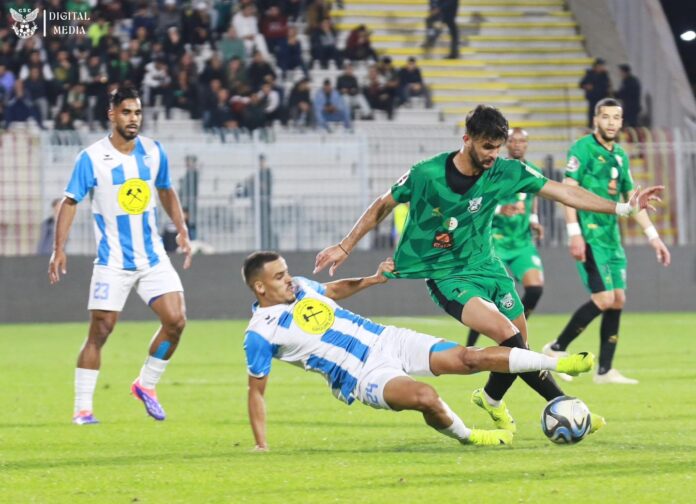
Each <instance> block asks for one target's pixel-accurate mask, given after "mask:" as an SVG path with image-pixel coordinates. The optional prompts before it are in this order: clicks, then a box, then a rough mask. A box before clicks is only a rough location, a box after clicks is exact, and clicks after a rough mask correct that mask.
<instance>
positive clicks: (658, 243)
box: [624, 195, 672, 267]
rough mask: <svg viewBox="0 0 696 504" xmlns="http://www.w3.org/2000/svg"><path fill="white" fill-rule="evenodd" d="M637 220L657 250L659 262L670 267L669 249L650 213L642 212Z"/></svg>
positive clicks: (651, 244)
mask: <svg viewBox="0 0 696 504" xmlns="http://www.w3.org/2000/svg"><path fill="white" fill-rule="evenodd" d="M625 196H627V195H624V197H625ZM635 219H636V222H637V223H638V224H639V225H640V227H641V228H643V232H644V233H645V236H647V237H648V240H649V243H650V246H651V247H652V248H654V249H655V255H656V257H657V262H659V263H660V264H662V265H664V266H665V267H667V266H669V263H670V262H671V261H672V257H671V255H670V253H669V249H668V248H667V246H666V245H665V244H664V242H663V241H662V240H661V239H660V235H659V234H658V232H657V229H655V226H654V225H653V223H652V222H651V221H650V216H649V215H648V212H647V211H645V210H641V211H640V212H638V213H637V214H636V215H635Z"/></svg>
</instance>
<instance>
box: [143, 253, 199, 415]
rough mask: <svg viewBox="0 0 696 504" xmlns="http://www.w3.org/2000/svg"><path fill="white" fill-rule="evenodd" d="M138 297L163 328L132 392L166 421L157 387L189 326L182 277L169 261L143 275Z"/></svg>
mask: <svg viewBox="0 0 696 504" xmlns="http://www.w3.org/2000/svg"><path fill="white" fill-rule="evenodd" d="M138 294H139V295H140V297H141V298H142V299H143V300H145V301H146V302H147V303H148V305H149V306H150V308H151V309H152V311H154V312H155V314H157V316H158V318H159V320H160V324H161V325H160V327H159V329H158V330H157V332H156V333H155V335H154V336H153V338H152V340H151V342H150V348H149V351H148V357H147V358H146V359H145V363H144V364H143V367H142V368H141V370H140V375H139V376H138V378H136V379H135V381H134V382H133V385H132V386H131V392H132V393H133V395H134V396H135V397H136V398H138V399H140V400H141V401H142V402H143V404H144V405H145V410H146V411H147V414H148V415H150V416H151V417H152V418H154V419H155V420H164V419H165V418H166V414H165V412H164V409H163V408H162V405H161V404H160V403H159V400H158V399H157V392H156V386H157V383H159V381H160V379H161V377H162V375H163V374H164V371H165V370H166V368H167V365H168V364H169V360H170V358H171V356H172V355H173V354H174V351H175V350H176V347H177V346H178V344H179V340H180V338H181V334H182V332H183V330H184V327H185V326H186V305H185V302H184V294H183V287H182V285H181V280H180V279H179V275H178V274H177V273H176V271H175V270H174V268H173V267H172V266H171V264H169V263H168V262H167V263H163V264H159V265H157V266H155V267H153V268H151V269H150V270H149V271H147V272H145V273H143V275H142V277H141V278H140V280H139V282H138Z"/></svg>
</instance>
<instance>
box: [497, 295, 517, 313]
mask: <svg viewBox="0 0 696 504" xmlns="http://www.w3.org/2000/svg"><path fill="white" fill-rule="evenodd" d="M500 304H501V305H503V308H505V309H506V310H509V309H511V308H512V307H513V306H515V299H514V298H513V297H512V294H510V293H509V292H508V293H507V294H505V295H504V296H503V298H502V299H501V300H500Z"/></svg>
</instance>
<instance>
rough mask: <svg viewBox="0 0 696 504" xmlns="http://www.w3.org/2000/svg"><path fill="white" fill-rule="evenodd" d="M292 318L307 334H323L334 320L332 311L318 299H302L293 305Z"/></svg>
mask: <svg viewBox="0 0 696 504" xmlns="http://www.w3.org/2000/svg"><path fill="white" fill-rule="evenodd" d="M292 318H293V320H294V321H295V323H296V324H297V326H298V327H299V328H300V329H302V330H303V331H304V332H306V333H309V334H324V333H325V332H326V331H327V329H329V327H331V326H332V325H333V323H334V320H335V319H336V316H335V315H334V311H333V309H332V308H331V307H330V306H329V305H328V304H326V303H324V302H322V301H319V300H318V299H303V300H302V301H300V302H299V303H297V304H296V305H295V309H294V310H293V311H292Z"/></svg>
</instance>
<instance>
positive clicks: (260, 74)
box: [247, 51, 276, 92]
mask: <svg viewBox="0 0 696 504" xmlns="http://www.w3.org/2000/svg"><path fill="white" fill-rule="evenodd" d="M247 76H248V77H249V85H250V86H251V89H252V91H254V92H256V91H258V90H259V89H261V84H263V83H264V82H266V80H267V79H268V78H269V77H270V78H273V79H275V78H276V74H275V72H274V71H273V67H272V66H271V65H270V64H269V63H268V61H266V58H265V56H264V55H263V53H261V52H259V51H257V52H256V53H254V58H253V59H252V60H251V63H250V64H249V66H248V67H247Z"/></svg>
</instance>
